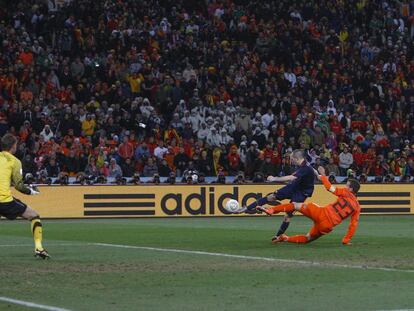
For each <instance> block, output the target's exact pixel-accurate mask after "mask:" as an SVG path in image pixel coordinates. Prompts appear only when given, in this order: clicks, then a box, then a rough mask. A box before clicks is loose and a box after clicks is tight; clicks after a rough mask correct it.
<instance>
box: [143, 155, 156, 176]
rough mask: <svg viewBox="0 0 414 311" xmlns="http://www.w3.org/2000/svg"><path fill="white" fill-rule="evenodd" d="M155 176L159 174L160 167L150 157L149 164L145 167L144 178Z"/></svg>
mask: <svg viewBox="0 0 414 311" xmlns="http://www.w3.org/2000/svg"><path fill="white" fill-rule="evenodd" d="M154 174H158V167H157V164H156V163H155V162H154V159H153V158H152V157H149V158H148V160H147V163H146V164H145V166H144V170H143V172H142V176H144V177H152V176H154Z"/></svg>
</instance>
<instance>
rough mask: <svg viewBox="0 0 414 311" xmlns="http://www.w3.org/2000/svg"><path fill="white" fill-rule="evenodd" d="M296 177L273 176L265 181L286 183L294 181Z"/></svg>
mask: <svg viewBox="0 0 414 311" xmlns="http://www.w3.org/2000/svg"><path fill="white" fill-rule="evenodd" d="M296 178H297V177H296V176H295V175H287V176H282V177H275V176H269V177H267V181H274V182H288V181H292V180H295V179H296Z"/></svg>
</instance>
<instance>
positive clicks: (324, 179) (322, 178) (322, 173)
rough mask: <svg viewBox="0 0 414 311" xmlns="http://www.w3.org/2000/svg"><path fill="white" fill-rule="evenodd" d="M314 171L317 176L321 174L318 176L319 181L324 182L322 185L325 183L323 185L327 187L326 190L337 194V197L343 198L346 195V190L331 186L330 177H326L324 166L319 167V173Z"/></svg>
mask: <svg viewBox="0 0 414 311" xmlns="http://www.w3.org/2000/svg"><path fill="white" fill-rule="evenodd" d="M314 171H315V174H317V173H318V172H319V174H317V175H316V176H317V177H318V179H319V180H320V181H322V183H323V185H324V187H325V189H326V190H328V191H329V192H331V193H333V194H335V195H336V196H341V195H343V194H344V193H343V192H344V189H342V188H337V187H335V186H333V185H332V184H331V182H330V181H329V179H328V177H326V175H325V169H324V168H323V167H322V166H319V167H318V172H316V170H314Z"/></svg>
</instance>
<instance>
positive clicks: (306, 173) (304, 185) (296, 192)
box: [242, 149, 315, 243]
mask: <svg viewBox="0 0 414 311" xmlns="http://www.w3.org/2000/svg"><path fill="white" fill-rule="evenodd" d="M291 161H292V163H293V164H294V165H297V166H298V169H297V170H296V171H295V172H294V173H293V174H292V175H288V176H283V177H274V176H269V177H268V178H267V180H268V181H270V182H288V184H287V185H286V186H284V187H282V188H280V189H279V190H276V191H275V192H274V193H272V194H270V195H268V196H267V197H264V198H261V199H259V200H257V201H256V202H254V203H252V204H250V205H248V206H246V207H245V208H243V209H242V211H246V212H247V211H254V210H258V211H261V212H264V211H265V209H264V208H263V207H262V206H263V205H266V204H272V205H276V204H278V203H279V204H280V202H278V201H281V200H286V199H289V200H290V202H291V203H294V204H295V203H296V204H298V206H299V205H301V204H302V203H303V202H305V200H306V198H308V197H310V196H312V194H313V190H314V185H315V174H314V170H313V168H312V167H311V166H310V165H308V164H307V163H306V159H305V153H304V151H303V150H299V149H297V150H294V151H293V152H292V155H291ZM296 204H295V205H296ZM292 216H293V213H291V212H290V213H287V214H286V216H285V217H284V219H283V222H282V224H281V225H280V228H279V230H278V232H277V233H276V235H275V236H274V237H273V238H272V242H273V243H277V242H280V236H281V235H282V234H283V233H285V231H286V230H287V228H288V227H289V223H290V219H291V218H292Z"/></svg>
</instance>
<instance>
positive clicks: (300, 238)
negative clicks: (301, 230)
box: [285, 235, 309, 244]
mask: <svg viewBox="0 0 414 311" xmlns="http://www.w3.org/2000/svg"><path fill="white" fill-rule="evenodd" d="M285 241H286V242H289V243H299V244H306V243H308V242H309V241H308V237H307V236H306V235H294V236H288V237H286V240H285Z"/></svg>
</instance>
